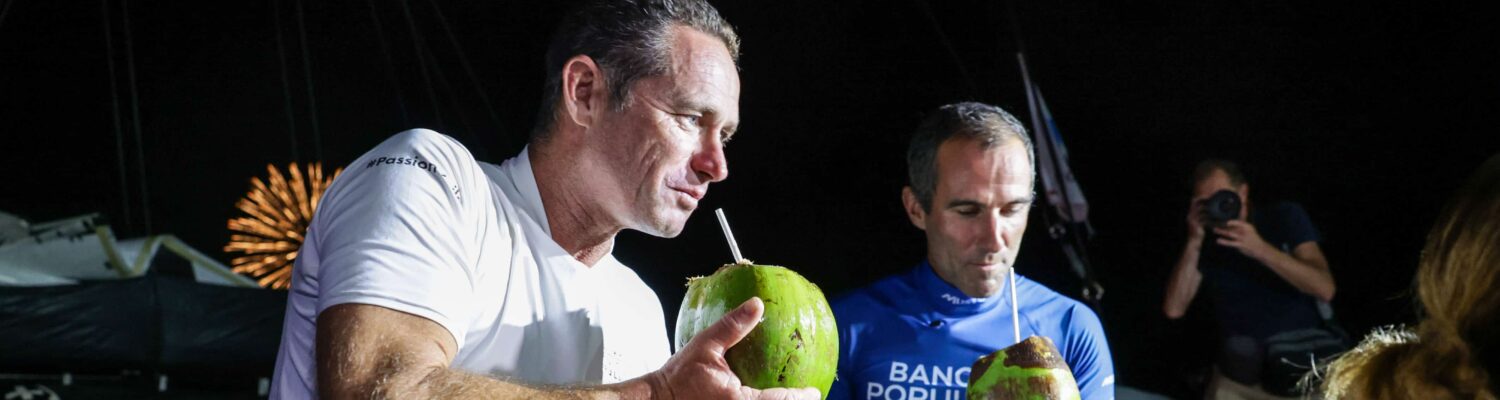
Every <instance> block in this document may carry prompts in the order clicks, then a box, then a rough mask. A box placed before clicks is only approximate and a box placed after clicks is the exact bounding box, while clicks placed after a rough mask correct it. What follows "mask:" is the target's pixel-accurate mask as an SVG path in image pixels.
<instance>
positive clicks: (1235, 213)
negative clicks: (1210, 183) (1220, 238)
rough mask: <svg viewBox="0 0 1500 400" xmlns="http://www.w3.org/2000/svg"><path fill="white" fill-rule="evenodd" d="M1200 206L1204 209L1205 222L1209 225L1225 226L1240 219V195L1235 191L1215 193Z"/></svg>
mask: <svg viewBox="0 0 1500 400" xmlns="http://www.w3.org/2000/svg"><path fill="white" fill-rule="evenodd" d="M1198 204H1200V205H1201V206H1202V208H1203V221H1204V222H1206V223H1207V224H1209V225H1213V226H1224V223H1225V222H1229V221H1230V220H1234V219H1238V218H1239V217H1240V195H1239V193H1235V192H1234V191H1233V190H1228V189H1225V190H1220V191H1217V192H1214V194H1213V195H1211V196H1208V198H1206V199H1203V200H1199V201H1198Z"/></svg>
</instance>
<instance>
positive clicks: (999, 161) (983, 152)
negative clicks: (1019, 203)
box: [938, 137, 1036, 197]
mask: <svg viewBox="0 0 1500 400" xmlns="http://www.w3.org/2000/svg"><path fill="white" fill-rule="evenodd" d="M938 163H939V168H938V174H940V176H939V177H938V180H939V182H940V184H942V185H947V184H952V185H956V186H958V187H953V188H950V189H953V190H955V191H958V192H966V191H971V192H975V193H981V192H989V191H993V192H997V194H999V195H1002V196H1007V197H1024V196H1030V195H1031V188H1032V183H1033V181H1034V180H1035V178H1036V174H1035V173H1033V170H1032V166H1031V160H1030V157H1029V156H1028V155H1027V154H1026V147H1025V143H1022V142H1021V141H1020V140H1019V139H1002V141H1001V142H1000V143H995V144H991V145H988V146H984V145H982V143H980V141H979V140H977V139H973V138H960V137H955V138H952V139H949V140H948V141H945V142H944V143H943V145H942V148H941V149H940V151H939V156H938ZM950 174H951V175H950Z"/></svg>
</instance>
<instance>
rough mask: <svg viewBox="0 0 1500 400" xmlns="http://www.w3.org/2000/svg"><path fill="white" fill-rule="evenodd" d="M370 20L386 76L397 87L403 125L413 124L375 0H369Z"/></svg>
mask: <svg viewBox="0 0 1500 400" xmlns="http://www.w3.org/2000/svg"><path fill="white" fill-rule="evenodd" d="M369 3H370V20H371V21H374V22H375V38H376V39H378V40H379V41H380V55H382V56H385V67H386V68H385V74H386V78H389V79H390V80H391V84H392V86H394V87H395V88H396V105H397V106H399V107H400V108H401V126H403V127H410V126H411V115H410V113H408V112H407V111H406V96H405V95H404V94H402V90H401V80H400V79H399V78H398V77H397V76H396V62H395V60H394V59H392V58H391V49H390V46H389V45H387V44H386V41H385V28H382V27H381V25H380V14H378V13H376V12H375V0H369Z"/></svg>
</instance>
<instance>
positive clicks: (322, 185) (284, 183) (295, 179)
mask: <svg viewBox="0 0 1500 400" xmlns="http://www.w3.org/2000/svg"><path fill="white" fill-rule="evenodd" d="M266 171H267V172H269V173H270V177H269V182H270V184H266V183H265V182H262V181H261V180H260V178H258V177H255V178H250V186H251V187H250V192H249V193H247V194H245V197H244V198H242V199H240V201H238V202H235V203H234V207H235V208H238V209H239V210H240V211H242V212H244V214H245V215H244V216H241V217H238V218H234V219H230V220H229V231H230V235H229V244H227V245H224V251H225V252H227V253H241V254H244V255H243V256H240V257H235V258H234V260H233V261H231V262H230V264H233V265H234V272H235V273H239V274H246V275H250V276H252V277H255V278H256V279H257V282H259V283H260V285H261V286H262V287H266V288H271V289H286V288H287V287H288V286H290V285H291V281H292V280H291V278H292V264H293V262H294V261H296V259H297V250H298V249H300V248H301V247H302V237H303V234H304V233H306V232H307V225H308V224H309V223H311V222H312V217H313V212H314V211H316V210H317V209H318V201H319V200H321V199H322V197H323V191H324V190H327V189H328V185H329V184H331V183H333V178H334V177H337V176H338V175H339V173H340V172H343V171H344V169H343V168H339V169H337V170H334V171H333V175H330V176H327V177H324V176H323V166H322V164H319V163H312V164H308V165H307V173H306V175H305V178H306V179H304V175H303V173H302V171H301V170H300V169H298V168H297V163H292V164H291V165H289V166H288V167H287V174H286V175H287V176H290V177H291V179H286V178H285V177H283V175H282V174H281V171H278V170H277V169H276V167H275V166H274V165H271V164H266Z"/></svg>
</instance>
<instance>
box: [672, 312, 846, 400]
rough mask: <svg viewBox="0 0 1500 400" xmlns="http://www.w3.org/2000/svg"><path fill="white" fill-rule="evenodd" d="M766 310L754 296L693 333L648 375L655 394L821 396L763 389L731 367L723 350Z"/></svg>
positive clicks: (806, 399) (768, 398)
mask: <svg viewBox="0 0 1500 400" xmlns="http://www.w3.org/2000/svg"><path fill="white" fill-rule="evenodd" d="M764 312H765V304H764V303H761V301H760V298H751V299H750V300H747V301H745V303H744V304H740V306H739V307H737V308H735V309H734V310H732V311H730V312H728V313H725V314H724V317H723V318H722V319H719V322H715V323H714V324H713V325H712V326H709V327H708V329H704V330H703V332H702V333H699V334H698V335H697V336H694V337H693V340H692V341H691V342H688V344H687V346H684V347H683V348H682V351H679V352H677V354H675V355H673V356H672V358H671V359H669V360H667V364H666V365H664V366H662V368H661V369H660V370H657V371H655V372H652V373H651V374H650V375H648V376H647V377H646V379H648V380H649V382H650V384H651V387H652V393H653V394H654V397H655V398H656V399H662V400H676V399H684V400H686V399H764V400H793V399H803V400H818V399H821V398H822V393H819V392H818V390H817V389H814V388H801V389H767V390H760V389H755V388H751V387H748V386H744V385H742V384H740V379H739V378H738V377H735V376H734V371H731V370H730V369H729V363H728V362H727V361H725V360H724V352H726V351H728V350H729V348H730V347H733V346H734V344H735V343H739V342H740V339H744V338H745V335H748V334H750V330H751V329H754V328H755V325H756V324H758V323H760V318H761V314H762V313H764Z"/></svg>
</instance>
